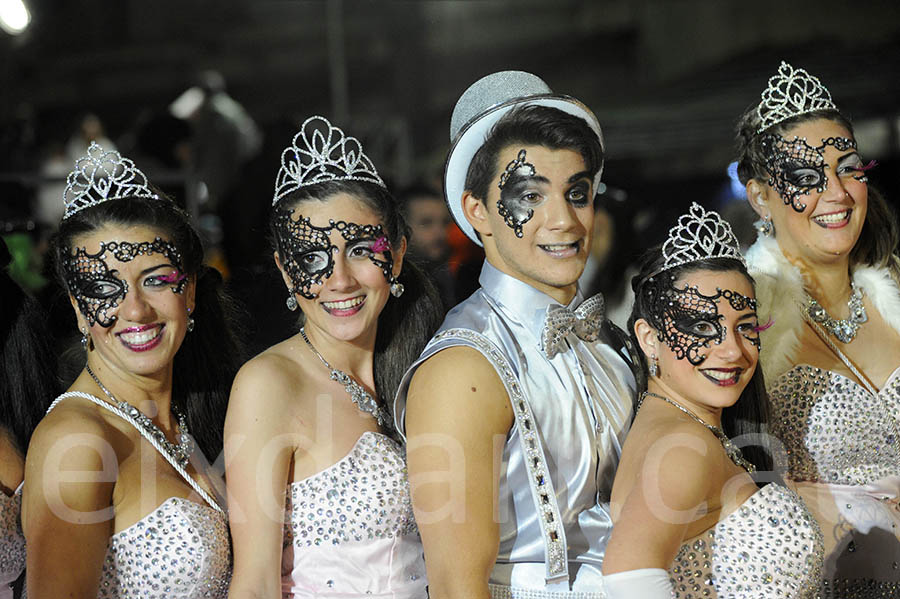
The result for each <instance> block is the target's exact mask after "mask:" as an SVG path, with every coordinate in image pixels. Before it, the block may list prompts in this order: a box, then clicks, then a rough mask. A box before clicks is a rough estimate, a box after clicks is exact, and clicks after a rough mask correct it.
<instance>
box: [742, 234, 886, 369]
mask: <svg viewBox="0 0 900 599" xmlns="http://www.w3.org/2000/svg"><path fill="white" fill-rule="evenodd" d="M746 259H747V264H748V265H749V267H750V274H751V275H753V278H754V279H755V280H756V299H757V302H758V304H759V310H758V313H759V321H760V323H761V324H765V323H766V322H768V321H769V319H771V320H772V326H770V327H769V328H768V329H767V330H765V331H763V332H762V333H761V334H760V336H761V338H762V339H761V340H762V348H763V349H762V352H761V353H760V360H759V361H760V364H761V365H762V368H763V373H764V374H765V376H766V380H767V381H768V383H767V384H768V385H771V384H772V383H774V382H775V381H776V380H777V379H778V378H779V377H780V376H781V375H783V374H784V373H785V372H787V371H788V370H790V369H791V368H792V367H793V366H795V365H796V364H797V361H798V360H797V358H798V355H797V350H798V349H799V347H800V334H801V332H802V329H803V326H804V320H803V313H802V312H801V310H802V306H804V305H805V292H804V290H803V277H802V276H801V274H800V269H799V268H797V267H796V266H794V265H793V264H792V263H791V262H790V261H788V259H787V258H785V256H784V254H783V253H782V251H781V248H780V247H779V245H778V242H777V241H775V238H774V237H763V236H760V237H758V238H757V240H756V243H754V244H753V245H752V246H751V247H750V249H749V250H747V255H746ZM851 276H852V278H853V282H854V284H856V286H857V287H859V288H860V289H862V290H863V293H864V294H865V295H866V296H867V297H868V298H869V300H870V301H871V302H872V305H873V306H874V307H875V309H876V310H877V311H878V313H879V314H880V315H881V317H882V318H884V320H885V321H887V323H888V324H889V325H890V326H891V327H892V328H893V329H894V330H895V331H897V332H898V333H900V288H898V287H897V283H896V282H895V281H894V279H893V278H892V277H891V275H890V271H889V270H888V269H887V268H876V267H874V266H863V265H859V266H856V267H855V268H853V272H852V273H851Z"/></svg>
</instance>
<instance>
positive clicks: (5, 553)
mask: <svg viewBox="0 0 900 599" xmlns="http://www.w3.org/2000/svg"><path fill="white" fill-rule="evenodd" d="M21 510H22V487H21V486H20V487H19V488H18V489H17V490H16V492H15V493H13V494H12V495H7V494H6V493H3V492H0V598H2V597H6V596H7V595H6V594H5V593H6V592H7V585H8V584H9V583H11V582H13V581H14V580H15V579H16V578H18V577H19V574H21V573H22V570H23V569H24V568H25V537H23V536H22V527H21V526H20V525H19V512H20V511H21ZM8 596H10V597H11V596H12V595H8Z"/></svg>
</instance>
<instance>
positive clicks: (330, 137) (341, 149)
mask: <svg viewBox="0 0 900 599" xmlns="http://www.w3.org/2000/svg"><path fill="white" fill-rule="evenodd" d="M343 180H353V181H368V182H370V183H375V184H377V185H380V186H381V187H385V188H386V187H387V186H386V185H385V184H384V181H382V180H381V177H380V176H379V175H378V171H377V170H375V165H374V164H372V161H371V160H369V157H368V156H366V155H365V154H364V153H363V149H362V144H360V143H359V140H358V139H356V138H355V137H350V136H348V135H344V132H343V131H341V130H340V129H339V128H337V127H335V126H333V125H332V124H331V123H330V122H328V119H326V118H325V117H323V116H318V115H316V116H311V117H309V118H308V119H306V120H305V121H303V124H302V125H300V131H298V132H297V134H296V135H294V139H293V140H292V141H291V145H289V146H288V147H287V148H285V149H284V151H283V152H282V153H281V168H280V169H278V176H277V177H275V195H274V196H273V197H272V205H273V206H274V205H275V204H277V203H278V200H280V199H281V198H283V197H284V196H286V195H288V194H289V193H291V192H292V191H296V190H298V189H300V188H301V187H303V186H305V185H314V184H316V183H324V182H326V181H343Z"/></svg>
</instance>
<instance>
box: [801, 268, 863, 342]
mask: <svg viewBox="0 0 900 599" xmlns="http://www.w3.org/2000/svg"><path fill="white" fill-rule="evenodd" d="M850 290H851V291H850V300H849V301H848V302H847V307H848V308H849V309H850V318H832V317H831V315H830V314H828V312H826V311H825V308H823V307H822V306H821V305H820V304H819V302H817V301H816V300H814V299H813V298H812V296H811V295H809V294H808V293H807V294H806V313H807V314H809V317H810V318H812V319H813V321H814V322H817V323H819V324H820V325H822V327H823V328H824V329H825V330H826V331H828V332H829V333H831V334H832V335H834V337H835V339H837V340H838V341H840V342H841V343H850V342H851V341H853V339H855V338H856V332H857V331H858V330H859V325H861V324H862V323H864V322H866V321H867V320H869V317H868V315H867V314H866V307H865V306H863V302H862V297H863V295H862V290H860V289H858V288H857V287H856V285H854V284H853V281H850Z"/></svg>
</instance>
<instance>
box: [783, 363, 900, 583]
mask: <svg viewBox="0 0 900 599" xmlns="http://www.w3.org/2000/svg"><path fill="white" fill-rule="evenodd" d="M769 395H770V397H771V400H772V419H771V422H770V427H771V429H772V432H773V433H774V434H775V436H777V437H778V438H779V439H781V441H782V442H783V443H784V446H785V450H786V452H787V456H788V468H789V476H790V479H791V480H792V481H793V482H792V484H793V485H794V486H795V487H796V489H797V492H798V493H799V494H800V496H801V497H803V499H804V500H805V501H806V503H807V505H808V506H809V508H810V510H811V511H812V512H813V514H814V515H815V516H816V518H817V519H818V521H819V524H820V525H821V527H822V532H823V533H824V534H825V556H826V557H825V573H824V577H825V581H824V584H823V595H824V596H825V597H840V598H841V599H845V598H846V599H854V598H857V597H900V431H898V420H900V368H897V369H896V370H895V371H894V372H893V373H892V374H891V376H890V377H889V378H888V380H887V381H886V383H885V385H884V387H882V389H881V390H880V391H879V392H878V393H877V394H874V395H873V394H872V393H870V392H869V391H867V390H866V389H865V388H864V387H862V386H860V385H859V384H858V383H857V382H856V381H853V380H851V379H849V378H847V377H845V376H844V375H842V374H839V373H836V372H832V371H830V370H825V369H822V368H816V367H814V366H809V365H805V364H800V365H797V366H794V367H793V368H791V369H790V370H788V371H787V372H786V373H785V374H783V375H782V376H780V377H779V378H778V379H777V380H775V381H774V382H773V383H772V386H771V388H770V390H769Z"/></svg>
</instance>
